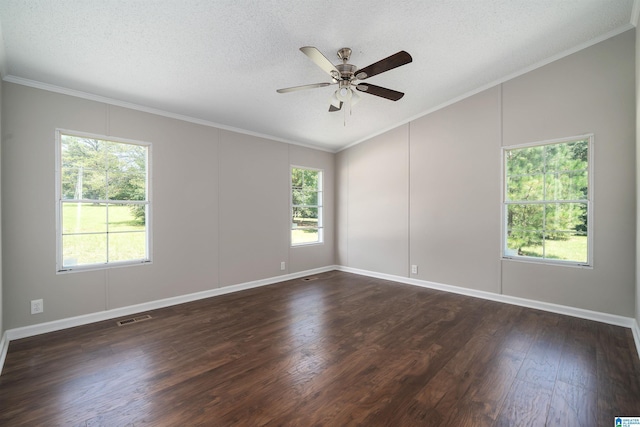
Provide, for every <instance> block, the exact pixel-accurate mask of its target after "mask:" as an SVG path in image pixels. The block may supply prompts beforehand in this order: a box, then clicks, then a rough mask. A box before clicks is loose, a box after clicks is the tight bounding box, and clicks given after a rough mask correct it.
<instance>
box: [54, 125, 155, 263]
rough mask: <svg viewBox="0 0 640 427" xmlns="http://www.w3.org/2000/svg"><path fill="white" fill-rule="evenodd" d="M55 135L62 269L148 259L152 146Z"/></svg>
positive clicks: (59, 260)
mask: <svg viewBox="0 0 640 427" xmlns="http://www.w3.org/2000/svg"><path fill="white" fill-rule="evenodd" d="M56 136H57V150H58V152H57V159H58V160H57V162H58V167H57V168H56V195H57V199H58V200H57V220H58V221H57V222H58V224H57V227H58V238H57V241H58V242H57V244H58V259H57V268H58V271H59V272H62V271H70V270H76V269H83V268H84V269H87V268H96V267H103V266H106V265H121V264H131V263H141V262H149V261H150V250H149V246H150V245H149V213H150V201H149V148H150V147H149V145H148V144H143V143H134V142H123V141H116V140H113V139H109V140H106V139H100V138H98V137H94V136H90V135H82V134H71V133H65V132H62V131H58V132H57V135H56Z"/></svg>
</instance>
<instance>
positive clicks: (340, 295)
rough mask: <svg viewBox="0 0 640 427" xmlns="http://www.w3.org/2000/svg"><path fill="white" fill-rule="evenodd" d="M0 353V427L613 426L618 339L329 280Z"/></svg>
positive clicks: (630, 407) (629, 394) (631, 369)
mask: <svg viewBox="0 0 640 427" xmlns="http://www.w3.org/2000/svg"><path fill="white" fill-rule="evenodd" d="M317 277H318V279H317V280H313V281H303V280H300V279H297V280H292V281H288V282H283V283H280V284H275V285H271V286H267V287H262V288H257V289H252V290H248V291H244V292H239V293H234V294H228V295H223V296H219V297H215V298H210V299H206V300H201V301H197V302H193V303H188V304H183V305H179V306H174V307H170V308H165V309H160V310H155V311H151V312H148V313H145V314H150V315H151V316H152V319H151V320H147V321H143V322H137V323H133V324H130V325H126V326H122V327H119V326H117V325H116V323H115V320H118V319H114V320H113V321H105V322H100V323H95V324H91V325H86V326H81V327H77V328H72V329H67V330H64V331H59V332H54V333H49V334H45V335H40V336H36V337H31V338H26V339H22V340H16V341H13V342H11V344H10V346H9V352H8V355H7V359H6V362H5V367H4V371H3V372H2V375H1V376H0V425H2V426H5V425H6V426H22V425H28V426H56V425H59V426H103V425H104V426H143V425H152V426H187V425H208V426H234V425H239V426H262V425H265V426H349V425H362V426H474V427H478V426H545V425H547V426H613V425H614V423H613V419H614V416H640V361H639V359H638V355H637V352H636V349H635V345H634V343H633V337H632V335H631V331H630V330H629V329H625V328H620V327H615V326H610V325H606V324H601V323H597V322H592V321H587V320H581V319H576V318H572V317H566V316H561V315H556V314H551V313H546V312H542V311H537V310H532V309H527V308H522V307H516V306H511V305H507V304H501V303H496V302H491V301H485V300H481V299H475V298H471V297H465V296H460V295H453V294H448V293H444V292H439V291H435V290H429V289H422V288H418V287H413V286H409V285H403V284H398V283H393V282H387V281H384V280H379V279H373V278H368V277H363V276H357V275H353V274H348V273H344V272H336V271H334V272H329V273H323V274H320V275H318V276H317Z"/></svg>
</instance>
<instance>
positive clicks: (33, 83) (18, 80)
mask: <svg viewBox="0 0 640 427" xmlns="http://www.w3.org/2000/svg"><path fill="white" fill-rule="evenodd" d="M0 37H1V34H0ZM0 42H2V40H1V39H0ZM2 46H4V44H1V45H0V73H1V72H2V65H3V64H2V59H3V58H2V53H3V49H2ZM2 80H3V81H5V82H8V83H15V84H18V85H22V86H28V87H32V88H35V89H41V90H46V91H48V92H54V93H59V94H61V95H67V96H73V97H76V98H81V99H86V100H88V101H95V102H100V103H103V104H107V105H113V106H117V107H122V108H128V109H130V110H135V111H141V112H144V113H149V114H154V115H156V116H162V117H167V118H170V119H176V120H180V121H183V122H188V123H194V124H197V125H202V126H208V127H213V128H216V129H222V130H227V131H230V132H235V133H239V134H243V135H249V136H254V137H256V138H263V139H267V140H270V141H276V142H282V143H284V144H289V145H296V146H299V147H304V148H310V149H312V150H317V151H324V152H328V153H335V152H336V151H335V150H330V149H327V148H323V147H320V146H315V145H311V144H304V143H301V142H297V141H291V140H288V139H283V138H278V137H275V136H273V135H267V134H263V133H259V132H253V131H249V130H246V129H240V128H236V127H233V126H227V125H223V124H221V123H216V122H212V121H209V120H204V119H198V118H195V117H190V116H185V115H182V114H178V113H172V112H170V111H165V110H161V109H159V108H152V107H147V106H144V105H140V104H135V103H132V102H127V101H121V100H119V99H115V98H109V97H106V96H102V95H96V94H93V93H89V92H83V91H80V90H75V89H69V88H66V87H62V86H56V85H52V84H49V83H43V82H39V81H37V80H31V79H25V78H23V77H18V76H13V75H7V76H5V77H4V78H3V79H2Z"/></svg>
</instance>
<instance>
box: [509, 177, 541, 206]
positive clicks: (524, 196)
mask: <svg viewBox="0 0 640 427" xmlns="http://www.w3.org/2000/svg"><path fill="white" fill-rule="evenodd" d="M507 200H514V201H524V200H528V201H541V200H544V175H543V174H536V175H517V176H510V177H507Z"/></svg>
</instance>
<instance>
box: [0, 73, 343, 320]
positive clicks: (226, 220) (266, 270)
mask: <svg viewBox="0 0 640 427" xmlns="http://www.w3.org/2000/svg"><path fill="white" fill-rule="evenodd" d="M2 95H3V96H2V102H3V109H2V112H3V113H4V114H3V117H2V120H3V126H2V135H3V140H2V169H1V170H2V199H3V202H2V215H3V227H2V228H3V235H2V240H3V243H4V248H5V250H4V253H3V266H4V271H3V276H4V311H5V313H4V314H5V323H4V326H5V328H7V329H9V328H16V327H20V326H26V325H30V324H36V323H41V322H45V321H51V320H57V319H63V318H68V317H72V316H77V315H82V314H89V313H95V312H100V311H103V310H108V309H113V308H118V307H124V306H129V305H132V304H138V303H144V302H150V301H155V300H158V299H163V298H168V297H174V296H179V295H185V294H190V293H194V292H198V291H206V290H210V289H214V288H219V287H223V286H229V285H234V284H240V283H245V282H248V281H253V280H259V279H267V278H272V277H276V276H280V275H282V274H287V273H294V272H299V271H304V270H308V269H312V268H319V267H325V266H328V265H333V264H334V206H333V199H334V191H333V189H334V182H333V174H334V161H335V159H334V157H335V156H334V155H333V154H331V153H326V152H322V151H317V150H311V149H307V148H303V147H298V146H294V145H289V144H284V143H280V142H275V141H271V140H266V139H261V138H258V137H254V136H248V135H244V134H238V133H234V132H230V131H226V130H220V129H217V128H213V127H208V126H202V125H197V124H193V123H188V122H184V121H180V120H175V119H171V118H167V117H162V116H158V115H154V114H149V113H145V112H141V111H134V110H130V109H126V108H122V107H118V106H113V105H107V104H104V103H100V102H95V101H90V100H86V99H80V98H76V97H72V96H67V95H62V94H58V93H53V92H48V91H44V90H40V89H35V88H30V87H26V86H21V85H16V84H11V83H6V82H5V83H3V93H2ZM56 128H63V129H69V130H76V131H81V132H89V133H95V134H100V135H109V136H115V137H120V138H128V139H134V140H140V141H146V142H151V143H152V174H153V178H152V179H153V181H152V203H153V212H152V220H153V226H152V229H153V234H152V238H153V263H152V264H150V265H140V266H130V267H122V268H111V269H106V270H98V271H86V272H77V273H67V274H56V267H55V250H56V248H55V244H56V243H55V241H56V240H55V205H56V204H55V203H56V202H55V185H54V180H55V169H54V168H55V138H54V136H55V134H54V132H55V129H56ZM290 164H297V165H300V166H309V167H314V168H320V169H324V170H325V178H326V186H325V197H326V200H327V201H328V203H327V207H326V209H325V215H326V216H325V227H326V233H325V234H326V241H325V243H324V244H323V245H317V246H310V247H304V248H299V247H298V248H290V247H289V219H288V216H289V165H290ZM282 261H284V262H285V263H286V266H287V268H286V270H285V271H281V270H280V262H282ZM37 298H43V299H44V313H42V314H39V315H31V314H30V303H29V301H30V300H32V299H37Z"/></svg>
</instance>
